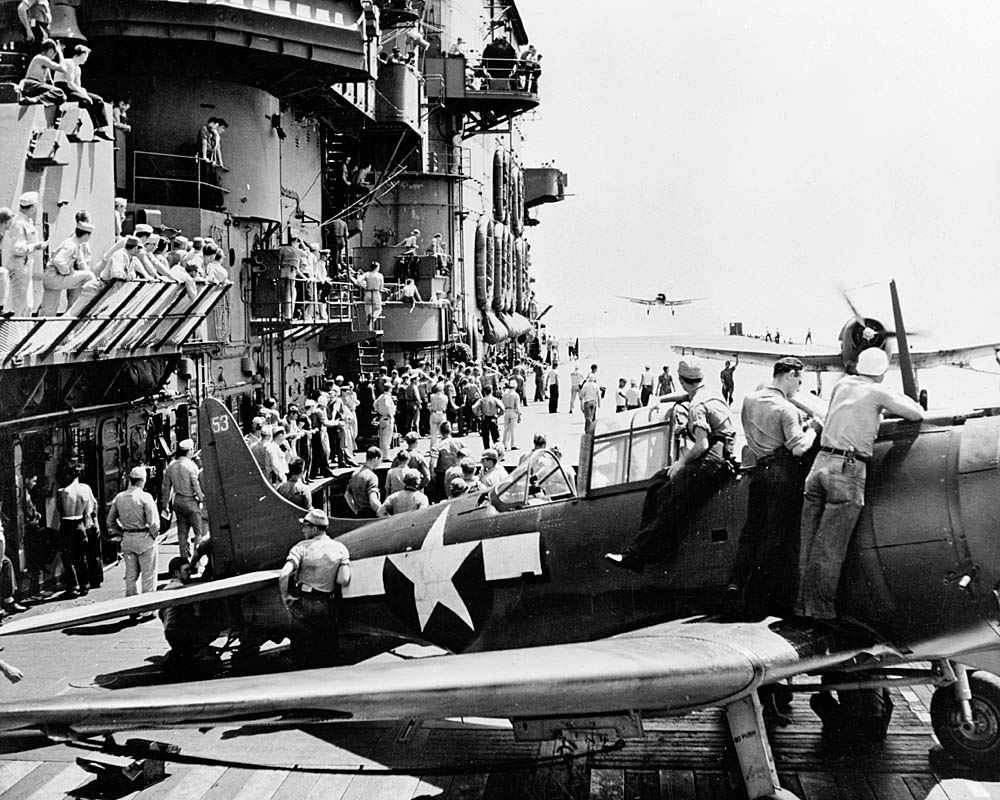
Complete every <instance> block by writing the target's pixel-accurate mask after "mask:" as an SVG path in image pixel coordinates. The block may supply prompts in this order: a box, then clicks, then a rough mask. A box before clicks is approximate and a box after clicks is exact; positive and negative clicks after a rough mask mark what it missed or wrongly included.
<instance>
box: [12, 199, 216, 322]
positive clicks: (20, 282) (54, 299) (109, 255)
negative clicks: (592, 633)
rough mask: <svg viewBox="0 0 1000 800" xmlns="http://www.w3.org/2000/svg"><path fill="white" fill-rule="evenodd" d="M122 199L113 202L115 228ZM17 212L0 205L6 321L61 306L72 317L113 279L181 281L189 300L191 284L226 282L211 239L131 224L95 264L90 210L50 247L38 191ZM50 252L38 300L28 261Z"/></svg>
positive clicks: (53, 312) (46, 313)
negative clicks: (169, 234)
mask: <svg viewBox="0 0 1000 800" xmlns="http://www.w3.org/2000/svg"><path fill="white" fill-rule="evenodd" d="M124 203H125V201H124V200H122V199H120V198H118V199H116V211H115V220H116V229H118V230H120V227H119V218H120V217H119V215H120V214H121V213H122V212H123V210H124ZM17 206H18V208H17V211H16V212H12V211H11V210H10V209H8V208H0V309H2V311H3V313H4V314H5V315H7V316H8V317H10V316H14V317H30V316H39V317H49V316H55V315H56V314H58V313H59V311H60V309H65V312H66V313H67V314H68V315H71V316H72V315H76V314H79V313H80V312H81V311H82V310H83V309H84V308H86V307H87V305H88V303H89V301H90V300H91V299H92V298H93V297H94V296H96V295H97V294H98V293H99V292H100V291H101V289H102V288H103V287H105V286H106V285H107V284H109V283H111V282H114V281H152V282H168V283H178V284H182V285H183V286H184V288H185V291H186V292H187V293H188V295H189V297H190V298H191V299H194V298H195V297H196V296H197V288H196V284H198V283H214V284H221V283H225V282H227V281H228V280H229V270H228V267H227V265H226V260H225V254H224V253H223V251H222V248H221V247H219V245H218V244H217V243H216V242H215V241H213V240H212V239H210V238H202V237H195V238H194V239H192V240H189V239H187V237H184V236H180V235H177V236H174V237H173V238H172V239H168V238H167V237H166V236H164V235H160V234H158V233H155V232H154V229H153V227H152V226H151V225H145V224H138V225H136V226H135V228H134V230H133V232H132V233H131V234H127V235H119V236H118V237H117V240H116V241H115V244H114V245H113V246H112V247H111V248H109V249H108V250H107V252H105V253H103V254H102V255H101V256H100V257H99V258H98V259H96V260H95V259H94V256H93V253H92V251H91V247H90V239H91V236H92V235H93V233H94V228H95V223H94V222H93V220H92V218H91V215H90V212H89V211H88V210H86V209H81V210H79V211H77V212H76V217H75V223H74V230H73V234H72V235H71V236H68V237H66V239H64V240H63V241H61V242H59V243H58V244H56V245H55V246H54V247H51V246H50V243H49V242H47V241H45V240H43V239H42V237H41V235H40V233H39V231H38V228H37V227H36V219H37V214H38V192H24V193H23V194H22V195H21V196H20V197H19V198H18V203H17ZM46 250H48V251H49V256H48V258H47V259H46V260H45V264H44V271H43V277H42V289H43V292H42V297H41V299H40V300H39V301H36V299H35V296H34V281H33V273H34V269H35V263H36V261H37V260H38V259H39V258H40V254H41V253H42V252H43V251H46Z"/></svg>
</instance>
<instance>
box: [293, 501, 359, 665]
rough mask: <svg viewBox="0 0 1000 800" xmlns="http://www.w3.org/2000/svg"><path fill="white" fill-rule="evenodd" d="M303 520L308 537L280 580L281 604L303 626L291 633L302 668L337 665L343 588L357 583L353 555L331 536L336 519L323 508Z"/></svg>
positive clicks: (310, 512)
mask: <svg viewBox="0 0 1000 800" xmlns="http://www.w3.org/2000/svg"><path fill="white" fill-rule="evenodd" d="M299 522H301V523H302V535H303V536H304V537H305V538H304V539H303V540H302V541H301V542H299V543H298V544H296V545H295V546H294V547H293V548H292V549H291V550H290V551H289V553H288V558H287V559H286V561H285V565H284V566H283V567H282V569H281V574H280V575H279V576H278V590H279V592H280V593H281V600H282V602H283V603H284V604H285V607H286V608H287V609H288V611H289V613H290V614H291V616H292V619H293V620H294V621H295V622H296V623H298V624H297V625H296V626H295V627H293V629H292V633H291V641H292V657H293V659H294V660H295V661H296V663H297V664H298V665H300V666H317V667H318V666H333V665H335V664H336V663H337V660H338V655H339V651H338V634H339V626H338V624H337V618H338V614H337V587H338V586H346V585H347V584H348V583H350V581H351V556H350V553H348V551H347V548H346V547H345V546H344V545H343V544H342V543H341V542H338V541H335V540H334V539H331V538H330V537H329V536H327V533H326V529H327V526H328V525H329V524H330V520H329V519H328V517H327V516H326V513H325V512H324V511H323V510H322V509H319V508H313V509H310V510H309V513H307V514H306V515H305V516H304V517H302V518H301V519H300V520H299ZM293 575H294V576H295V581H296V584H297V585H298V592H297V596H294V595H293V592H292V590H291V586H290V584H291V578H292V576H293Z"/></svg>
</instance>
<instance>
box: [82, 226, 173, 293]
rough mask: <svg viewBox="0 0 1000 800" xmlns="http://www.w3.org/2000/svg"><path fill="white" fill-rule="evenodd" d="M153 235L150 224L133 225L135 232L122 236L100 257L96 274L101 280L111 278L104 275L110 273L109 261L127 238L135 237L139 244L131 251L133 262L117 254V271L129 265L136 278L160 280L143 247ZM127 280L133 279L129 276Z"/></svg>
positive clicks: (122, 249)
mask: <svg viewBox="0 0 1000 800" xmlns="http://www.w3.org/2000/svg"><path fill="white" fill-rule="evenodd" d="M152 235H153V228H152V226H150V225H145V224H139V225H136V226H135V233H134V234H132V235H131V236H123V237H122V238H120V239H119V240H118V241H117V242H115V244H114V245H113V246H112V247H111V249H110V250H108V251H107V252H106V253H105V254H104V256H103V257H102V258H101V260H100V262H99V263H98V265H97V266H96V267H95V268H94V272H96V273H97V276H98V277H99V278H100V279H101V280H103V281H106V280H112V279H113V277H115V276H112V277H105V274H109V275H110V274H111V271H112V267H111V265H110V262H111V260H112V259H113V258H115V256H116V255H117V254H119V253H122V252H123V251H124V250H125V245H126V243H127V242H128V241H129V239H135V240H137V241H138V243H139V246H138V247H137V248H136V249H135V251H134V252H133V253H132V258H134V259H135V264H132V262H131V260H130V259H126V258H125V257H124V256H118V264H117V266H116V267H115V269H117V270H118V271H121V270H123V269H124V270H126V271H127V269H128V267H129V266H131V267H132V269H133V270H134V273H135V277H137V278H147V279H149V280H160V277H159V275H158V274H157V272H156V268H155V267H154V266H153V263H152V261H151V260H150V259H149V257H148V255H147V253H146V251H145V250H144V249H143V244H144V243H145V242H146V241H148V240H149V237H150V236H152ZM128 280H133V278H129V279H128Z"/></svg>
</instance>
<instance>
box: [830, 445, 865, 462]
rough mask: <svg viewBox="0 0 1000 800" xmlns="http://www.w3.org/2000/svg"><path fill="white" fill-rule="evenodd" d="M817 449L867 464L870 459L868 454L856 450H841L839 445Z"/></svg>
mask: <svg viewBox="0 0 1000 800" xmlns="http://www.w3.org/2000/svg"><path fill="white" fill-rule="evenodd" d="M819 451H820V452H821V453H829V454H830V455H832V456H841V457H842V458H846V459H848V460H849V461H860V462H861V463H862V464H867V463H868V462H869V461H870V460H871V457H870V456H866V455H864V454H862V453H859V452H857V451H856V450H841V449H840V448H839V447H820V449H819Z"/></svg>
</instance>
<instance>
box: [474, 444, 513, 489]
mask: <svg viewBox="0 0 1000 800" xmlns="http://www.w3.org/2000/svg"><path fill="white" fill-rule="evenodd" d="M481 458H482V462H483V474H482V475H481V476H480V478H479V486H480V487H481V488H483V489H492V488H493V487H494V486H499V485H500V484H501V483H503V482H504V481H505V480H507V470H505V469H504V468H503V467H501V466H500V465H499V462H500V454H499V453H498V452H497V451H496V450H495V449H494V448H492V447H487V448H486V449H485V450H483V455H482V457H481Z"/></svg>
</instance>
